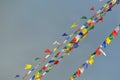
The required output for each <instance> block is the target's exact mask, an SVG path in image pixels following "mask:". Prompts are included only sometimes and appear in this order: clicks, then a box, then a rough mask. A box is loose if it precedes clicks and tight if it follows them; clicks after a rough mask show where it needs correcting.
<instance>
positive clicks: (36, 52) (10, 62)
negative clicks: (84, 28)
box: [0, 0, 120, 80]
mask: <svg viewBox="0 0 120 80" xmlns="http://www.w3.org/2000/svg"><path fill="white" fill-rule="evenodd" d="M107 1H108V0H103V2H100V1H99V0H0V54H1V55H0V80H16V79H15V78H14V76H15V75H16V74H20V75H23V74H24V73H25V72H26V71H24V66H25V64H26V63H31V64H33V66H34V65H35V64H37V61H34V58H35V57H41V58H42V57H44V56H45V53H43V51H44V49H46V48H50V49H52V48H53V47H54V46H52V42H53V41H55V40H58V41H63V40H64V39H65V38H64V37H62V36H61V34H63V33H64V32H67V33H72V32H74V31H75V30H76V29H70V25H71V24H72V23H74V22H77V23H78V24H79V26H81V25H82V24H84V22H85V20H81V19H80V18H81V16H83V15H85V16H87V17H88V18H90V17H91V16H92V15H93V14H94V13H95V11H97V10H98V9H99V8H100V7H102V5H103V4H104V3H105V2H107ZM91 6H94V7H95V11H93V12H92V11H90V10H89V9H90V7H91ZM118 24H120V5H117V6H115V7H114V8H113V9H112V11H111V12H109V13H107V14H106V15H105V16H104V22H102V23H98V24H97V25H96V26H95V28H94V30H92V31H90V32H89V34H88V36H87V38H86V39H83V40H82V41H80V47H79V48H77V49H75V50H73V52H72V53H71V55H69V56H66V57H65V58H64V59H63V60H62V61H61V62H60V63H59V65H57V66H56V67H54V69H53V70H51V71H50V72H49V73H48V74H47V75H46V76H45V77H44V78H43V80H68V79H69V77H70V76H71V75H72V74H73V73H74V72H75V70H76V69H77V68H78V67H79V66H80V65H81V64H82V63H83V62H84V61H85V60H86V59H87V58H88V57H89V56H90V54H91V53H92V52H94V51H95V49H96V48H97V47H98V46H99V45H100V44H101V43H102V42H103V41H104V40H105V38H106V37H107V36H108V35H109V34H110V33H111V31H112V30H113V29H114V28H115V27H116V26H117V25H118ZM119 41H120V36H118V37H117V38H116V39H114V40H113V41H112V43H111V44H110V45H109V46H108V47H107V48H106V49H104V51H105V52H106V53H107V56H106V57H104V56H103V55H101V56H98V57H96V58H95V63H94V64H93V65H92V66H89V68H88V69H87V70H86V71H85V72H84V74H83V75H81V77H80V78H76V80H117V79H119V74H120V70H119V68H120V62H119V61H120V52H119V49H120V42H119ZM32 75H33V74H32ZM17 80H20V79H17Z"/></svg>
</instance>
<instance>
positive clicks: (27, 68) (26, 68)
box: [24, 64, 32, 70]
mask: <svg viewBox="0 0 120 80" xmlns="http://www.w3.org/2000/svg"><path fill="white" fill-rule="evenodd" d="M31 68H32V65H31V64H26V65H25V68H24V69H25V70H29V69H31Z"/></svg>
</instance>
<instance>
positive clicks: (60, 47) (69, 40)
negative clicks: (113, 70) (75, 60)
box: [16, 0, 120, 80]
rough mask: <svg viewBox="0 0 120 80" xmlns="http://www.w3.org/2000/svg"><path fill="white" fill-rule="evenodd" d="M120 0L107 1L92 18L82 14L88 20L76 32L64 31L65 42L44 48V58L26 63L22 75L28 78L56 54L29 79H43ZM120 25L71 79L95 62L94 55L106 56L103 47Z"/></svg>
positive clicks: (116, 34) (75, 25)
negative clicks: (51, 47)
mask: <svg viewBox="0 0 120 80" xmlns="http://www.w3.org/2000/svg"><path fill="white" fill-rule="evenodd" d="M119 3H120V0H109V1H108V2H107V3H105V4H104V5H103V7H101V8H100V9H99V10H98V11H97V12H96V13H95V14H94V15H93V16H92V17H91V18H87V17H86V16H82V17H81V19H87V21H86V22H85V23H84V24H83V25H82V26H81V27H80V28H78V29H77V30H76V31H75V32H74V33H72V34H67V33H63V34H62V36H64V37H65V40H64V41H63V42H58V41H54V42H53V43H52V45H54V46H55V47H54V48H53V50H51V49H49V48H46V49H45V50H44V53H46V54H47V55H46V56H45V57H43V58H42V59H41V58H39V57H36V58H35V60H40V61H39V63H38V64H37V65H36V66H35V67H32V65H31V64H26V66H25V68H24V69H25V70H29V71H28V72H27V73H26V74H24V75H23V76H22V78H23V79H26V78H27V77H28V76H29V75H30V74H31V72H33V71H36V70H37V69H38V68H39V67H40V64H41V63H43V62H45V61H46V60H47V59H48V58H49V57H50V56H51V55H52V54H55V55H54V56H53V57H52V58H51V59H50V60H49V61H48V62H47V63H46V64H45V65H44V66H42V67H41V68H40V69H39V70H38V71H37V72H36V73H35V74H34V75H33V76H32V77H31V78H30V79H29V80H41V79H42V77H44V76H45V75H46V74H47V73H48V72H49V71H50V70H52V69H53V67H54V66H55V65H58V64H59V62H60V61H61V60H62V59H63V58H64V57H65V56H68V55H70V52H71V51H72V50H73V49H75V48H78V47H79V41H80V40H81V39H83V38H85V37H86V36H87V34H88V32H89V31H90V30H92V29H94V26H95V24H97V23H98V22H103V16H104V15H105V14H106V13H107V12H109V11H111V9H112V7H113V6H114V5H116V4H119ZM90 10H91V11H94V10H95V8H94V6H92V7H91V8H90ZM77 26H78V24H77V23H73V24H72V25H71V26H70V28H76V27H77ZM119 27H120V26H119ZM119 27H117V28H115V29H114V30H113V32H112V33H111V34H110V35H109V36H108V37H107V38H106V39H105V41H104V42H103V44H102V45H100V46H99V47H98V48H97V49H96V51H95V52H94V53H92V54H91V55H90V57H89V58H88V59H87V60H86V62H85V63H83V64H82V66H80V67H79V68H78V69H77V71H76V72H75V73H74V74H73V75H72V76H71V77H70V79H69V80H74V79H75V78H76V77H77V76H78V77H80V75H81V74H82V73H83V72H84V70H85V69H87V68H88V65H89V64H90V65H92V64H93V63H94V57H95V55H100V54H101V53H103V54H104V55H105V56H106V54H105V52H104V51H103V50H102V49H101V48H106V46H107V45H108V44H110V43H111V41H112V40H113V39H114V38H115V37H117V36H118V31H119ZM16 77H20V76H19V75H16Z"/></svg>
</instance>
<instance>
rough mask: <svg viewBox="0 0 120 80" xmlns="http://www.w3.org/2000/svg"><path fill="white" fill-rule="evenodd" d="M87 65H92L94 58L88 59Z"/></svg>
mask: <svg viewBox="0 0 120 80" xmlns="http://www.w3.org/2000/svg"><path fill="white" fill-rule="evenodd" d="M88 63H89V64H90V65H92V64H93V63H94V58H93V57H90V58H89V59H88Z"/></svg>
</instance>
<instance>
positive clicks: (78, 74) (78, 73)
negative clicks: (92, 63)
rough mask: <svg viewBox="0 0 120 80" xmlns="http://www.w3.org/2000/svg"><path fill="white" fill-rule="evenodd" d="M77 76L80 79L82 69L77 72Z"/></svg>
mask: <svg viewBox="0 0 120 80" xmlns="http://www.w3.org/2000/svg"><path fill="white" fill-rule="evenodd" d="M76 74H77V76H78V77H80V74H81V72H80V69H78V70H77V71H76Z"/></svg>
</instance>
